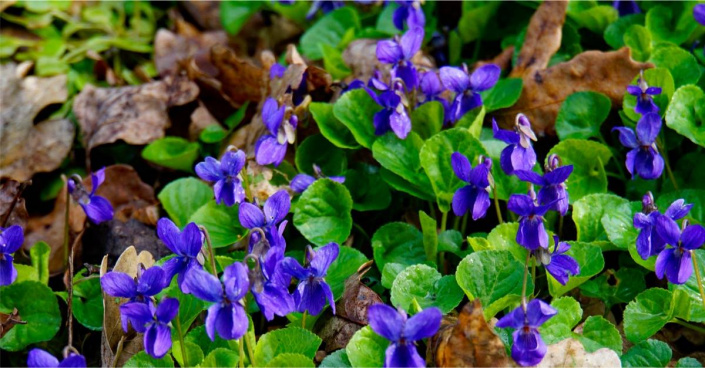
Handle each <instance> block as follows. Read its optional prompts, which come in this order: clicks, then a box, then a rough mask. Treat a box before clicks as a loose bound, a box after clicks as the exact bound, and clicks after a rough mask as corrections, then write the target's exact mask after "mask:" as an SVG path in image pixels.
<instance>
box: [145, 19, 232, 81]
mask: <svg viewBox="0 0 705 368" xmlns="http://www.w3.org/2000/svg"><path fill="white" fill-rule="evenodd" d="M179 24H180V25H181V26H180V28H179V29H180V32H183V33H174V32H171V31H169V30H166V29H160V30H159V31H157V34H156V36H155V38H154V63H155V65H156V67H157V71H159V75H161V76H166V75H174V74H175V73H177V72H178V70H179V63H181V62H183V61H184V60H187V59H188V58H191V57H193V58H195V59H198V60H201V59H205V60H204V62H205V63H210V60H209V59H210V49H211V47H213V46H214V45H226V44H227V43H228V36H227V34H226V33H225V32H224V31H210V32H203V33H196V34H193V31H192V30H191V28H188V27H189V26H187V25H186V24H187V23H185V22H184V21H181V22H180V23H179ZM204 62H202V63H200V64H201V65H203V64H205V63H204Z"/></svg>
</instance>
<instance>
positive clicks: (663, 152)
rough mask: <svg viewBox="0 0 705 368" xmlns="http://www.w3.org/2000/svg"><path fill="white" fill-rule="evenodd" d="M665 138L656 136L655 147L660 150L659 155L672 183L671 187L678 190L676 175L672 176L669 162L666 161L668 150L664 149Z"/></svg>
mask: <svg viewBox="0 0 705 368" xmlns="http://www.w3.org/2000/svg"><path fill="white" fill-rule="evenodd" d="M665 140H666V139H665V138H664V139H663V140H661V139H660V137H659V138H656V147H658V149H659V151H660V152H661V156H663V162H664V164H665V166H666V173H667V174H668V178H669V179H670V180H671V183H672V184H673V189H675V190H678V183H677V182H676V177H675V176H673V171H671V164H670V163H669V162H668V161H669V160H668V150H667V149H666V143H665Z"/></svg>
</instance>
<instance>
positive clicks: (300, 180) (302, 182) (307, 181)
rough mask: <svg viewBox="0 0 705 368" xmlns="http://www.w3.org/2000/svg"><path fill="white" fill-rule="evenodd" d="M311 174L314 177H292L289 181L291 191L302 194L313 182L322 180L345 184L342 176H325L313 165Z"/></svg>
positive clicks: (300, 175) (306, 175)
mask: <svg viewBox="0 0 705 368" xmlns="http://www.w3.org/2000/svg"><path fill="white" fill-rule="evenodd" d="M313 173H314V175H315V176H311V175H308V174H297V175H296V176H294V178H293V179H291V184H289V187H290V188H291V190H293V191H294V192H296V193H303V192H304V191H305V190H306V189H308V187H309V186H311V184H313V182H315V181H316V180H318V179H323V178H328V179H330V180H333V181H335V182H338V183H341V184H342V183H345V177H344V176H325V175H324V174H323V171H321V168H320V167H319V166H318V165H316V164H313Z"/></svg>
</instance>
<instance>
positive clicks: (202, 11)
mask: <svg viewBox="0 0 705 368" xmlns="http://www.w3.org/2000/svg"><path fill="white" fill-rule="evenodd" d="M180 5H181V6H183V7H184V8H186V11H188V12H189V14H190V15H191V17H193V19H194V20H195V21H196V23H198V25H199V26H201V27H203V28H205V29H209V30H218V29H223V26H222V23H221V20H220V2H219V1H200V0H199V1H195V0H189V1H184V2H182V3H180Z"/></svg>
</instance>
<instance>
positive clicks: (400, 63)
mask: <svg viewBox="0 0 705 368" xmlns="http://www.w3.org/2000/svg"><path fill="white" fill-rule="evenodd" d="M423 36H424V31H423V28H421V27H414V28H411V29H409V30H408V31H406V33H404V35H403V36H401V38H399V37H397V38H394V39H391V40H382V41H379V42H377V59H378V60H379V62H380V63H383V64H392V79H396V78H399V79H401V80H402V81H404V87H405V89H406V90H407V91H410V90H412V89H414V88H416V85H417V84H418V76H417V72H416V67H415V66H414V64H413V63H412V62H411V58H413V57H414V55H416V53H417V52H419V49H421V42H423Z"/></svg>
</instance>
